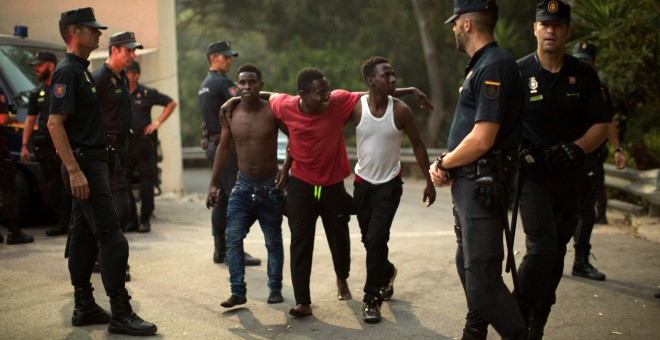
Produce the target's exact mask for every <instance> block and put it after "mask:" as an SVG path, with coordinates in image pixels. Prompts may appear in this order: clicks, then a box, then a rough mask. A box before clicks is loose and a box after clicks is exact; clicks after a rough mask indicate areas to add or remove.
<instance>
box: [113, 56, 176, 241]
mask: <svg viewBox="0 0 660 340" xmlns="http://www.w3.org/2000/svg"><path fill="white" fill-rule="evenodd" d="M124 71H125V72H126V77H127V78H128V89H129V91H130V94H131V109H132V116H133V124H132V127H131V129H132V130H133V134H132V135H131V136H130V138H129V143H128V159H127V160H126V182H127V183H128V185H129V186H130V183H131V179H132V178H133V174H134V172H135V170H136V169H137V171H138V173H139V177H140V201H141V202H142V204H141V207H140V209H141V211H140V227H138V229H137V231H138V232H140V233H148V232H149V231H151V222H150V219H151V214H152V213H153V211H154V181H155V179H156V176H157V173H156V145H157V143H158V133H157V130H158V127H159V126H160V124H162V123H163V122H165V120H166V119H167V118H168V117H169V116H170V115H171V114H172V112H173V111H174V108H176V105H177V104H176V102H175V101H173V100H172V98H170V97H169V96H167V95H165V94H162V93H160V92H158V90H156V89H153V88H150V87H146V86H144V85H142V84H140V83H138V80H139V79H140V64H139V63H138V62H137V61H133V62H132V63H131V64H130V65H129V66H127V67H126V68H124ZM154 105H160V106H164V109H163V112H162V113H161V114H160V116H159V117H158V119H157V120H155V121H152V120H151V108H152V107H153V106H154ZM128 195H129V198H130V202H131V224H137V222H138V217H137V208H136V205H135V197H134V196H133V191H132V190H128Z"/></svg>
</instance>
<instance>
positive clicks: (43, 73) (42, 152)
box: [21, 52, 71, 236]
mask: <svg viewBox="0 0 660 340" xmlns="http://www.w3.org/2000/svg"><path fill="white" fill-rule="evenodd" d="M56 64H57V58H56V57H55V55H54V54H52V53H50V52H37V53H36V54H35V59H34V60H33V61H32V62H31V63H30V66H32V67H34V70H35V72H36V73H37V79H39V81H41V84H39V87H37V89H36V90H35V91H34V92H32V93H31V94H30V101H29V104H28V113H27V118H26V119H25V126H24V128H23V145H22V147H21V162H23V163H25V162H27V161H29V160H30V151H29V150H28V143H29V142H30V137H32V135H33V128H34V125H35V123H36V122H37V118H38V128H37V131H35V132H34V155H35V156H36V157H37V160H38V161H39V165H40V166H41V171H42V172H43V174H44V177H45V179H46V184H47V186H48V192H49V193H50V197H51V199H52V200H53V206H54V210H55V214H56V216H57V225H56V226H55V227H53V228H51V229H48V230H46V235H48V236H56V235H65V234H67V233H68V232H69V218H70V216H71V195H69V194H68V193H67V191H66V188H65V187H64V182H62V174H61V172H60V169H61V168H62V161H61V160H60V158H59V156H57V153H56V152H55V146H54V145H53V140H52V139H51V138H50V134H49V133H48V127H47V126H46V124H47V123H48V114H49V112H50V83H51V80H52V79H53V70H54V69H55V65H56Z"/></svg>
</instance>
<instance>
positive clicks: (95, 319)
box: [71, 285, 110, 326]
mask: <svg viewBox="0 0 660 340" xmlns="http://www.w3.org/2000/svg"><path fill="white" fill-rule="evenodd" d="M93 291H94V288H92V286H91V285H90V286H87V287H77V288H75V290H74V293H73V296H74V300H75V307H74V308H73V316H72V317H71V324H72V325H73V326H86V325H95V324H106V323H108V322H109V321H110V313H108V312H107V311H106V310H105V309H103V308H101V306H99V305H97V304H96V301H95V300H94V294H93V293H92V292H93Z"/></svg>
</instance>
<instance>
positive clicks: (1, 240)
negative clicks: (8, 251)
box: [0, 234, 5, 243]
mask: <svg viewBox="0 0 660 340" xmlns="http://www.w3.org/2000/svg"><path fill="white" fill-rule="evenodd" d="M2 242H5V238H4V237H2V234H0V243H2Z"/></svg>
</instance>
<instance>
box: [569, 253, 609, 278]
mask: <svg viewBox="0 0 660 340" xmlns="http://www.w3.org/2000/svg"><path fill="white" fill-rule="evenodd" d="M571 274H573V276H581V277H584V278H587V279H589V280H597V281H604V280H605V274H603V273H601V272H599V271H598V269H596V268H595V267H594V266H592V265H591V263H589V252H582V251H581V252H577V251H576V252H575V261H574V262H573V271H572V272H571Z"/></svg>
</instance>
